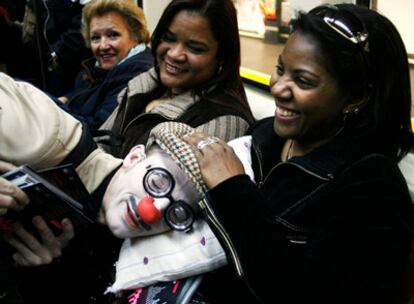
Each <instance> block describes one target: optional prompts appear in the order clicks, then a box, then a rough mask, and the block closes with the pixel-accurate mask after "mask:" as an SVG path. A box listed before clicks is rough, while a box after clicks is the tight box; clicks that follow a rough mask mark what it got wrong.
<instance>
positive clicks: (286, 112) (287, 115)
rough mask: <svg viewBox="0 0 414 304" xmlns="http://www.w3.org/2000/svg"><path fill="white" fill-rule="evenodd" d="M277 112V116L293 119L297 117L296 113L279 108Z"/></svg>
mask: <svg viewBox="0 0 414 304" xmlns="http://www.w3.org/2000/svg"><path fill="white" fill-rule="evenodd" d="M276 112H277V114H279V115H280V116H284V117H291V116H294V115H295V113H294V112H292V111H288V110H283V109H280V108H278V107H276Z"/></svg>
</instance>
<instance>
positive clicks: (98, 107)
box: [66, 48, 154, 131]
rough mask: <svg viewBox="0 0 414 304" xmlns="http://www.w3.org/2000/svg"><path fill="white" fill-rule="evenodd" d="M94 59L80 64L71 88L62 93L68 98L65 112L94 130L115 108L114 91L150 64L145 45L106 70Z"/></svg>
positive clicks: (116, 92) (148, 67) (149, 66)
mask: <svg viewBox="0 0 414 304" xmlns="http://www.w3.org/2000/svg"><path fill="white" fill-rule="evenodd" d="M95 61H96V60H95V59H92V60H89V61H87V62H85V63H84V69H83V70H82V71H81V72H80V73H79V75H78V76H77V78H76V81H75V88H74V90H73V91H72V92H70V93H68V94H66V97H67V98H68V99H69V101H70V102H69V104H68V106H67V108H68V111H69V112H70V113H71V114H73V115H75V116H76V118H78V119H79V120H80V121H83V122H85V123H86V124H87V125H88V127H89V129H90V130H91V131H95V130H97V129H98V128H99V127H100V126H101V124H102V123H103V122H104V121H105V120H106V119H107V118H108V116H109V115H110V114H111V113H112V112H113V110H114V109H115V108H116V106H117V105H118V101H117V97H118V94H119V92H120V91H121V90H122V89H124V88H125V87H126V86H127V85H128V81H130V80H131V79H132V78H134V77H135V76H137V75H139V74H141V73H142V72H145V71H147V70H149V69H150V68H151V67H152V66H153V65H154V58H153V56H152V53H151V50H150V49H149V48H147V49H145V50H144V51H143V52H141V53H139V54H136V55H134V56H132V57H131V58H128V59H127V60H126V61H125V62H123V63H122V64H120V65H117V66H115V67H114V68H113V69H111V70H109V71H107V70H102V69H99V68H97V67H95Z"/></svg>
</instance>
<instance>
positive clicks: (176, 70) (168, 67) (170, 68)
mask: <svg viewBox="0 0 414 304" xmlns="http://www.w3.org/2000/svg"><path fill="white" fill-rule="evenodd" d="M165 69H166V70H167V71H168V72H171V73H180V72H182V69H179V68H177V67H175V66H172V65H170V64H168V63H166V64H165Z"/></svg>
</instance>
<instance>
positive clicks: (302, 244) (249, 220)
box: [206, 118, 413, 304]
mask: <svg viewBox="0 0 414 304" xmlns="http://www.w3.org/2000/svg"><path fill="white" fill-rule="evenodd" d="M252 136H253V152H252V158H253V169H254V172H255V177H256V182H257V185H256V184H254V183H252V182H251V181H250V178H249V177H247V176H246V175H241V176H236V177H233V178H231V179H229V180H227V181H225V182H223V183H221V184H219V185H218V186H217V187H215V188H214V189H212V190H210V191H209V192H208V202H209V204H210V206H211V208H212V210H213V212H212V213H214V214H215V216H216V217H217V218H218V222H219V224H218V225H217V224H214V221H212V220H211V219H212V218H213V217H212V216H211V215H210V216H209V219H210V223H211V226H212V228H213V230H215V232H216V233H217V235H218V236H219V238H220V240H221V242H222V244H223V245H224V247H225V248H227V254H228V258H229V260H230V261H231V265H232V266H233V267H232V271H233V279H234V277H235V275H234V273H235V270H236V271H237V270H238V271H239V275H240V276H241V277H242V278H243V279H242V280H241V282H238V283H240V284H238V283H234V281H232V282H233V283H232V284H228V283H225V282H226V279H225V276H223V275H222V274H220V276H216V277H214V280H211V282H209V283H218V284H220V286H227V288H226V295H230V296H231V298H232V301H233V302H232V303H236V302H237V303H249V304H251V303H256V302H257V303H318V304H320V303H353V304H355V303H361V304H362V303H363V304H367V303H376V304H378V303H384V304H385V303H387V304H389V303H397V302H396V299H395V295H396V294H399V293H400V292H401V290H400V289H401V288H402V286H403V279H404V273H405V271H406V269H407V263H408V254H409V250H410V240H411V235H410V229H408V228H407V226H409V225H412V223H413V220H412V218H413V217H412V203H411V199H410V196H409V193H408V188H407V185H406V182H405V180H404V178H403V176H402V174H401V172H400V171H399V169H398V166H397V163H396V162H395V161H393V160H391V158H389V157H386V156H384V155H383V153H386V151H382V150H381V149H379V148H378V147H376V143H375V137H374V136H372V134H370V133H369V132H366V133H364V132H353V131H352V130H350V131H347V130H343V131H342V132H341V133H340V134H339V135H337V136H336V137H335V138H334V139H333V140H332V141H331V142H330V143H327V144H325V145H324V146H321V147H320V148H317V149H315V150H314V151H312V152H311V153H309V154H307V155H305V156H303V157H293V158H291V159H290V160H289V161H286V162H282V161H281V159H280V154H281V149H282V147H283V144H284V140H283V139H281V138H279V137H278V136H277V135H276V134H275V133H274V131H273V118H270V119H265V120H263V121H261V122H259V123H258V124H257V126H256V127H254V128H253V130H252ZM235 189H237V191H235ZM220 224H221V225H222V227H224V229H225V231H226V232H227V237H229V239H230V240H231V243H230V245H229V243H227V242H226V241H225V240H226V235H225V234H223V233H220V232H219V229H217V227H218V226H220ZM229 248H232V249H234V250H235V252H236V254H235V255H234V256H235V257H236V258H233V257H232V255H231V251H230V250H229ZM222 272H223V271H222ZM212 276H213V275H212ZM222 280H224V282H223V281H222ZM227 282H229V281H227ZM223 284H225V285H223ZM231 285H236V286H237V287H236V288H237V290H231V288H232V287H234V286H231ZM240 286H242V288H240ZM209 290H210V291H211V290H216V289H215V288H214V287H213V286H210V287H209V288H208V289H206V291H207V292H208V291H209ZM243 290H244V291H246V292H243ZM248 290H250V291H251V292H249V291H248ZM238 297H240V298H239V299H237V298H238ZM236 299H237V300H236ZM213 303H226V301H224V300H223V298H221V299H216V300H215V301H213Z"/></svg>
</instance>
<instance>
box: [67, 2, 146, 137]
mask: <svg viewBox="0 0 414 304" xmlns="http://www.w3.org/2000/svg"><path fill="white" fill-rule="evenodd" d="M81 30H82V35H83V37H84V39H85V43H86V45H87V46H88V47H89V48H90V49H91V51H92V53H93V55H94V57H93V58H91V59H88V60H86V61H84V62H83V63H82V67H83V69H82V71H81V72H80V73H79V75H78V77H77V79H76V82H75V86H74V89H73V90H72V91H71V92H69V93H68V94H65V96H62V97H59V100H60V101H61V102H63V103H65V105H62V106H63V107H65V108H66V109H67V110H68V111H69V112H70V113H72V114H74V116H76V117H77V118H78V119H80V120H81V121H83V122H85V123H86V124H87V125H88V126H89V128H90V129H91V130H95V129H97V128H99V127H100V125H101V124H102V123H103V122H104V121H105V120H106V118H107V117H108V116H109V115H110V114H111V113H112V111H113V110H114V108H115V106H116V104H117V102H116V96H117V95H118V93H119V92H120V91H121V90H122V89H123V88H124V87H126V85H127V83H128V81H129V80H130V79H132V78H133V77H134V76H136V75H138V74H140V73H142V72H145V71H147V70H148V69H149V68H151V67H152V66H153V62H154V60H153V56H152V54H151V51H150V50H149V48H148V47H147V44H148V43H149V41H150V34H149V31H148V28H147V22H146V19H145V15H144V13H143V11H142V9H141V8H140V7H138V6H137V5H136V4H135V3H134V1H132V0H92V1H91V2H90V3H88V4H87V5H86V6H85V7H84V8H83V11H82V29H81Z"/></svg>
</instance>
